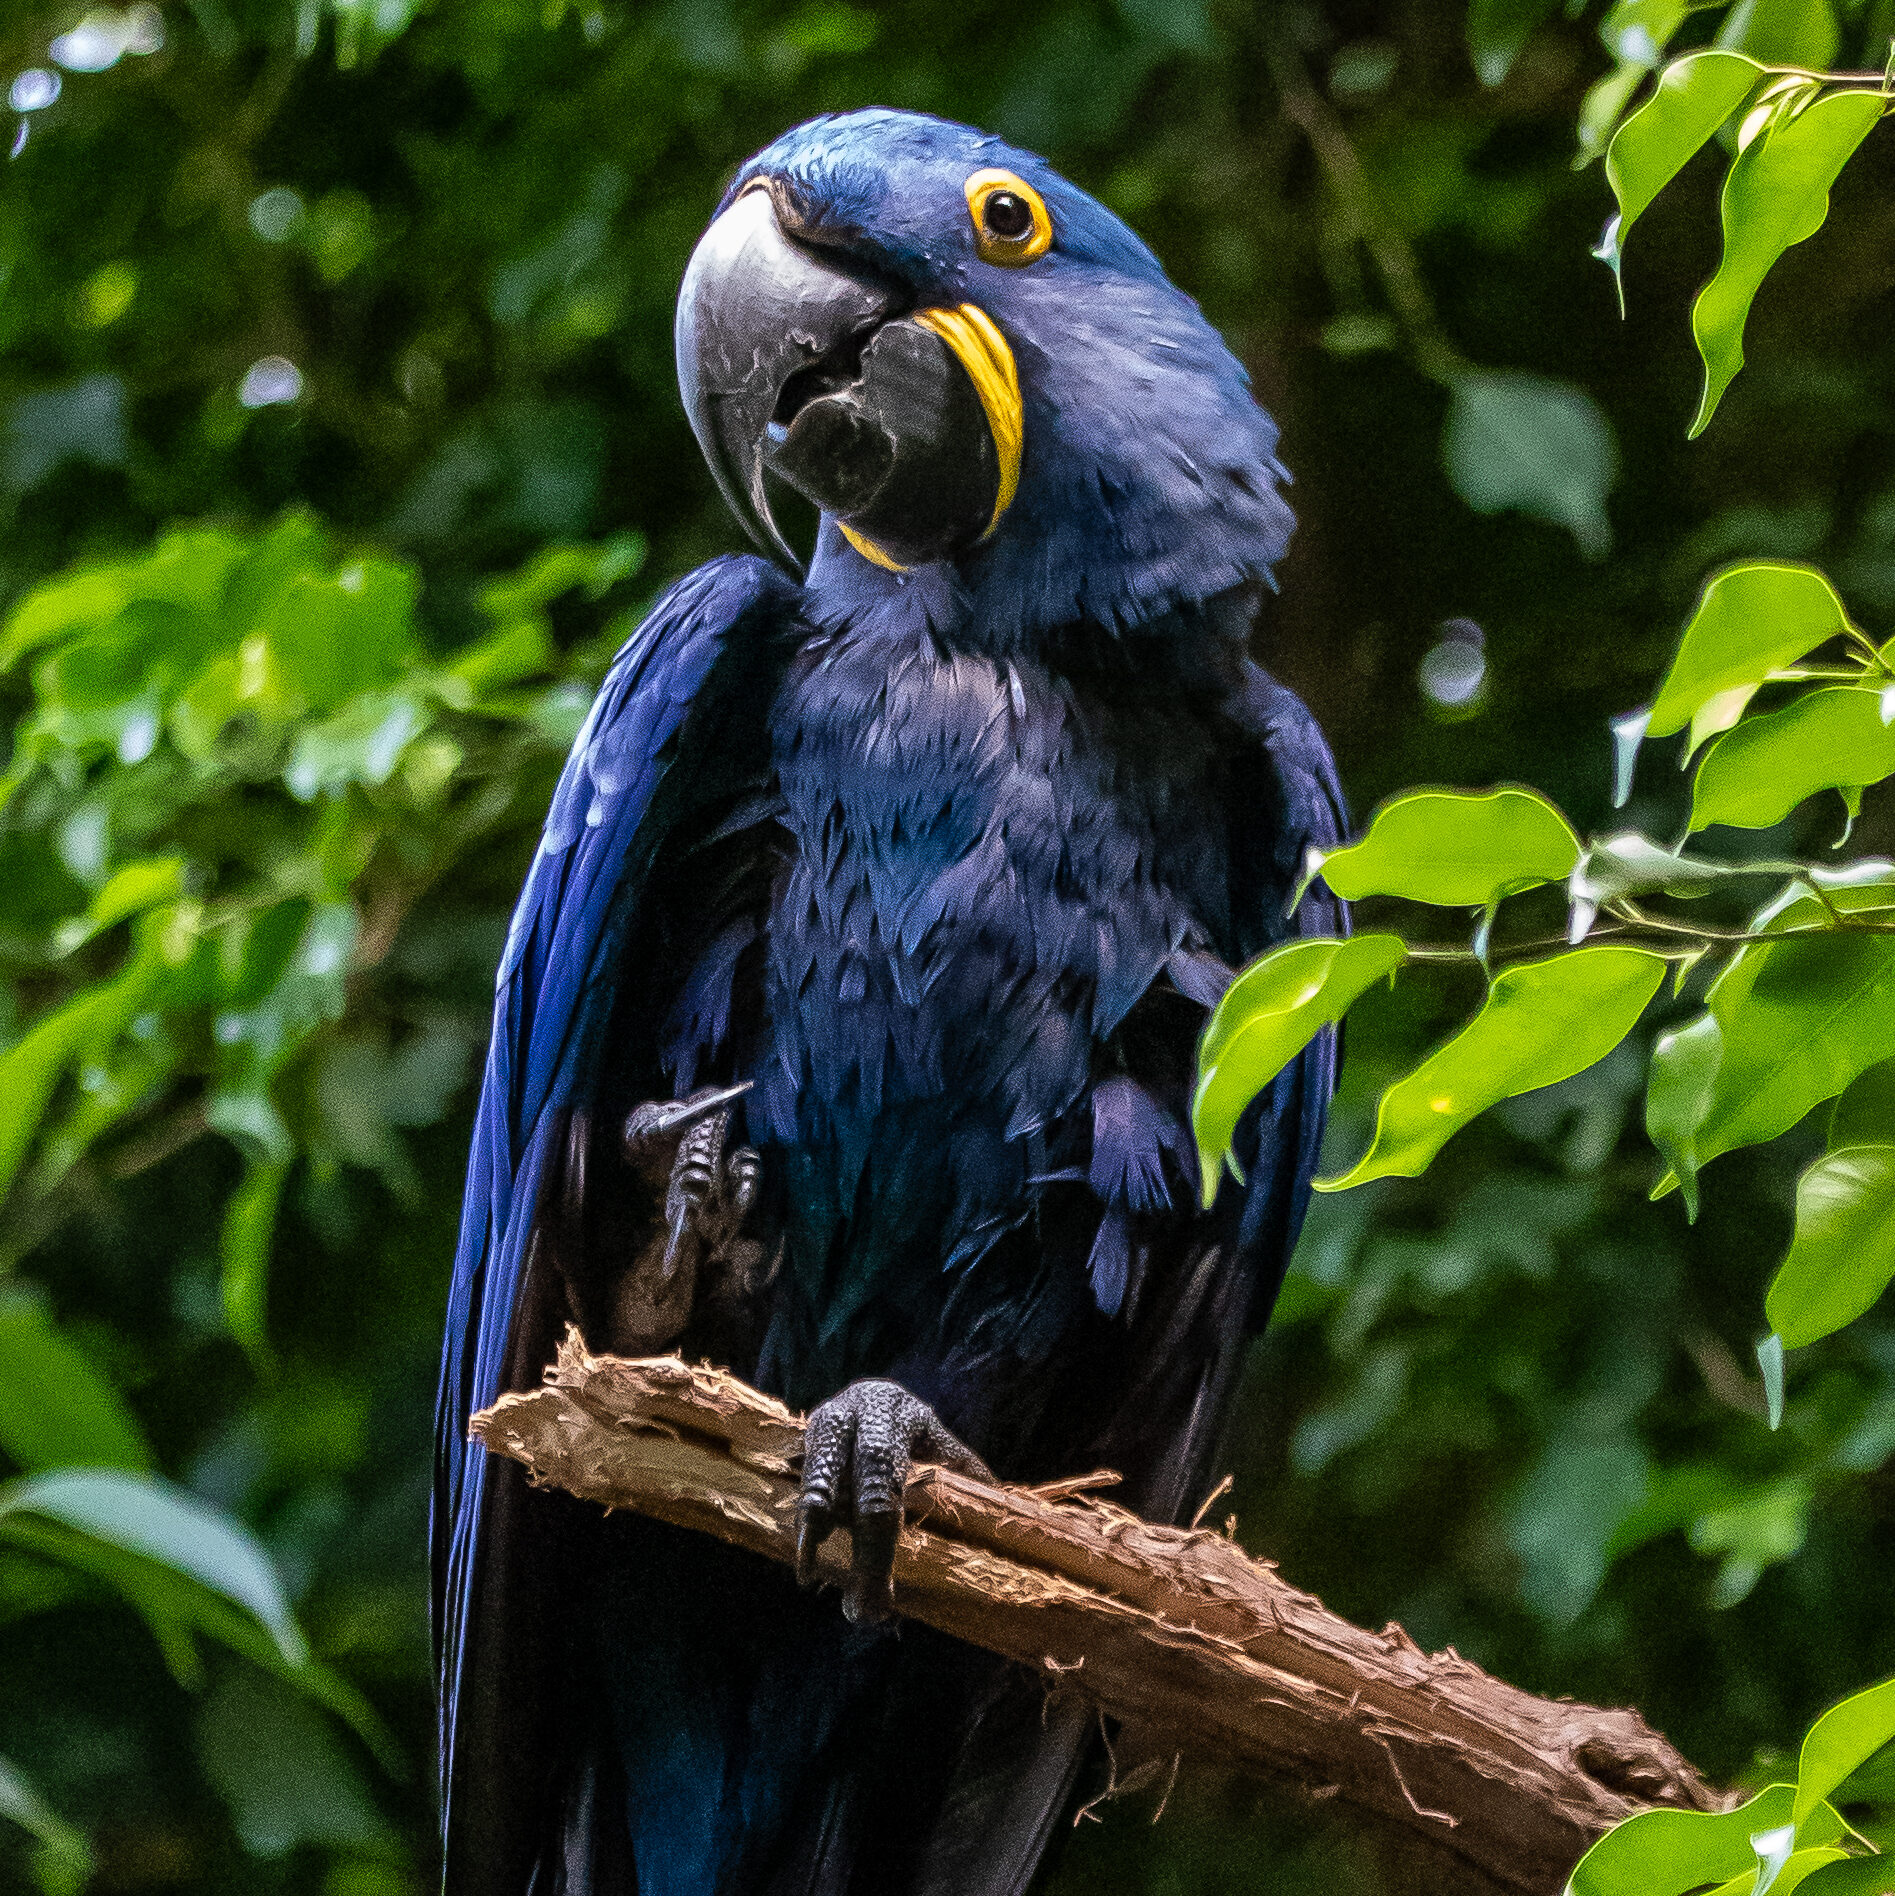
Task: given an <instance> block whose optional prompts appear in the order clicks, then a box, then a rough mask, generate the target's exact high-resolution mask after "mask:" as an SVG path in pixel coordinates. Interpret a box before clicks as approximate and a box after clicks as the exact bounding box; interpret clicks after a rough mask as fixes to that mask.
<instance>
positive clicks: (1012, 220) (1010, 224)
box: [987, 191, 1033, 237]
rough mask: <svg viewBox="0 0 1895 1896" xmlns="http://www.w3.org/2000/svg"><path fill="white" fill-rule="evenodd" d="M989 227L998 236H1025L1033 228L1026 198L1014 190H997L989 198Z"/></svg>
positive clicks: (1031, 215) (1031, 214)
mask: <svg viewBox="0 0 1895 1896" xmlns="http://www.w3.org/2000/svg"><path fill="white" fill-rule="evenodd" d="M987 228H988V229H989V230H990V231H992V232H993V234H994V235H995V236H996V237H1024V236H1025V235H1026V234H1027V232H1028V231H1030V230H1031V229H1032V228H1033V213H1032V212H1031V211H1030V210H1029V209H1028V208H1027V202H1026V199H1025V198H1023V197H1020V196H1019V195H1017V194H1016V193H1015V192H1012V191H996V192H995V193H994V194H993V196H992V197H990V198H989V199H988V200H987Z"/></svg>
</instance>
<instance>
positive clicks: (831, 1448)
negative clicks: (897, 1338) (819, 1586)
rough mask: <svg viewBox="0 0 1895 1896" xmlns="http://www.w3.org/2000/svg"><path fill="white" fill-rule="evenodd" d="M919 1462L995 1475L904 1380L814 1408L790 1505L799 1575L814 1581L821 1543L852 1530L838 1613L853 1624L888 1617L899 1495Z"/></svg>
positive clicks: (864, 1385)
mask: <svg viewBox="0 0 1895 1896" xmlns="http://www.w3.org/2000/svg"><path fill="white" fill-rule="evenodd" d="M917 1460H920V1461H925V1462H939V1463H940V1464H941V1465H942V1466H943V1467H947V1468H953V1469H956V1470H958V1471H959V1472H960V1473H962V1474H967V1475H972V1476H973V1477H974V1478H975V1479H976V1480H979V1481H991V1480H992V1479H993V1476H992V1474H991V1473H989V1471H988V1468H987V1465H986V1463H984V1462H983V1461H982V1460H981V1459H980V1457H979V1456H978V1455H976V1454H975V1453H974V1451H973V1450H972V1449H971V1448H969V1447H968V1446H967V1444H966V1443H965V1442H963V1441H961V1440H960V1438H959V1437H958V1436H955V1435H953V1434H951V1433H950V1432H949V1431H948V1430H947V1428H946V1427H945V1426H943V1424H942V1422H941V1418H940V1417H939V1416H937V1415H936V1414H935V1412H934V1411H933V1410H932V1409H930V1408H929V1407H928V1405H927V1404H926V1403H925V1402H923V1401H922V1400H921V1399H920V1398H919V1397H917V1396H913V1395H910V1394H909V1392H908V1391H907V1390H906V1389H904V1388H903V1387H902V1386H901V1384H900V1383H896V1382H887V1381H883V1380H881V1379H879V1378H877V1379H871V1380H867V1381H863V1382H854V1383H851V1384H850V1385H849V1386H848V1388H846V1389H845V1390H843V1391H842V1393H841V1394H840V1395H835V1396H831V1397H830V1398H829V1400H828V1401H827V1402H823V1403H818V1404H817V1406H816V1407H815V1408H814V1409H813V1410H811V1411H810V1417H809V1423H808V1427H807V1428H806V1430H805V1432H804V1436H803V1488H802V1493H801V1494H800V1495H799V1496H798V1497H797V1502H796V1578H797V1581H798V1582H799V1584H801V1585H803V1586H805V1587H808V1586H814V1585H815V1583H816V1580H817V1572H816V1556H817V1553H818V1551H819V1550H820V1549H821V1547H822V1544H823V1542H824V1541H825V1540H827V1539H828V1538H829V1535H830V1534H831V1533H832V1532H833V1531H834V1530H835V1529H836V1528H838V1527H846V1528H848V1529H849V1530H850V1540H851V1548H850V1558H849V1578H848V1582H847V1584H846V1586H845V1587H844V1589H843V1595H842V1610H843V1613H844V1614H845V1615H846V1616H847V1618H848V1619H849V1621H850V1623H851V1624H852V1625H857V1626H861V1625H876V1624H879V1623H880V1622H882V1621H885V1620H888V1619H892V1618H893V1617H894V1613H895V1582H894V1572H895V1547H896V1543H897V1542H898V1541H899V1540H900V1538H901V1526H902V1496H903V1491H904V1490H905V1489H906V1487H907V1485H908V1475H909V1472H910V1470H911V1469H912V1468H913V1466H914V1464H915V1462H916V1461H917Z"/></svg>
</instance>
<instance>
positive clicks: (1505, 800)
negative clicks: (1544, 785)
mask: <svg viewBox="0 0 1895 1896" xmlns="http://www.w3.org/2000/svg"><path fill="white" fill-rule="evenodd" d="M1578 857H1579V838H1578V837H1577V836H1575V835H1574V834H1573V829H1572V825H1571V824H1570V823H1568V822H1567V821H1566V819H1565V817H1563V816H1562V815H1561V814H1560V813H1559V811H1558V809H1557V808H1555V807H1554V805H1553V804H1551V803H1549V802H1548V801H1547V799H1546V798H1545V797H1543V796H1541V795H1540V793H1539V792H1538V791H1537V790H1526V789H1522V788H1520V787H1519V786H1517V785H1512V784H1507V785H1503V786H1502V787H1501V788H1500V789H1498V790H1408V791H1404V792H1403V793H1402V794H1401V795H1400V796H1397V797H1391V798H1390V799H1389V801H1388V802H1386V803H1384V804H1383V805H1382V807H1381V808H1380V809H1378V810H1377V811H1376V812H1375V814H1374V816H1373V817H1371V818H1370V820H1369V827H1368V829H1367V831H1366V832H1365V833H1364V834H1363V836H1362V838H1361V840H1360V841H1359V842H1354V843H1351V844H1349V845H1348V846H1347V847H1346V848H1343V849H1334V850H1331V851H1330V852H1329V853H1328V854H1327V855H1323V854H1321V853H1320V852H1315V851H1312V853H1311V857H1310V861H1311V865H1312V867H1314V868H1315V869H1316V870H1317V871H1318V872H1319V873H1320V874H1321V876H1322V879H1323V880H1324V881H1325V882H1326V883H1328V884H1329V886H1330V887H1331V888H1332V889H1334V890H1335V892H1336V893H1337V894H1338V895H1339V896H1341V897H1342V898H1343V899H1344V900H1345V901H1350V902H1359V901H1361V900H1362V898H1363V897H1364V896H1369V895H1398V896H1401V897H1403V898H1404V899H1406V900H1407V901H1410V902H1429V903H1433V904H1436V905H1437V906H1440V907H1443V908H1485V907H1486V906H1487V905H1488V904H1489V903H1491V902H1497V901H1499V900H1500V898H1501V897H1502V896H1506V895H1512V894H1513V893H1514V892H1515V891H1517V890H1520V889H1530V888H1533V887H1534V886H1536V885H1537V884H1539V883H1542V882H1558V881H1560V880H1561V879H1562V878H1563V877H1564V876H1566V875H1567V874H1568V873H1569V872H1570V871H1571V869H1572V866H1573V864H1574V863H1575V862H1576V861H1577V860H1578Z"/></svg>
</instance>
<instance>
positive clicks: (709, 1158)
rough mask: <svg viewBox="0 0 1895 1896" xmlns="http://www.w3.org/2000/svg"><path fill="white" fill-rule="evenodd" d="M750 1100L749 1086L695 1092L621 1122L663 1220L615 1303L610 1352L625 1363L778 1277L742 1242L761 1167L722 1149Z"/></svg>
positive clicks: (742, 1153)
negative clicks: (733, 1118) (738, 1111)
mask: <svg viewBox="0 0 1895 1896" xmlns="http://www.w3.org/2000/svg"><path fill="white" fill-rule="evenodd" d="M749 1090H750V1082H748V1081H747V1080H746V1081H744V1082H742V1083H740V1084H738V1085H736V1086H704V1087H699V1088H698V1090H697V1091H696V1092H694V1093H691V1094H688V1095H687V1096H686V1097H685V1098H683V1099H675V1100H648V1101H646V1102H645V1103H644V1104H643V1105H640V1106H635V1107H634V1108H633V1109H632V1111H631V1113H630V1114H629V1116H628V1117H627V1118H626V1121H625V1133H624V1139H625V1157H626V1160H627V1162H628V1163H629V1164H630V1166H631V1168H632V1171H633V1173H634V1174H635V1175H636V1176H637V1177H638V1178H639V1180H640V1181H641V1183H642V1184H643V1186H644V1188H645V1190H646V1191H647V1192H648V1193H649V1201H650V1202H651V1203H652V1204H653V1208H654V1210H656V1211H659V1212H660V1214H661V1217H660V1221H659V1228H658V1229H657V1230H655V1231H654V1232H653V1233H652V1236H651V1239H650V1241H649V1243H648V1244H646V1245H645V1246H644V1247H643V1248H642V1249H641V1250H640V1252H639V1254H638V1255H637V1256H636V1257H635V1258H634V1259H633V1260H632V1263H631V1267H630V1268H629V1269H628V1270H627V1271H626V1272H625V1273H624V1275H623V1277H622V1279H621V1280H620V1282H619V1284H618V1287H617V1290H616V1293H615V1295H614V1298H613V1309H612V1313H611V1321H610V1333H609V1339H608V1346H609V1347H611V1348H613V1349H615V1350H617V1351H619V1352H620V1353H621V1354H624V1355H631V1356H644V1355H650V1354H653V1353H655V1352H656V1351H658V1350H662V1349H665V1348H667V1347H669V1346H670V1345H671V1344H672V1343H673V1342H674V1341H675V1340H676V1339H677V1338H678V1336H679V1335H681V1334H682V1333H683V1331H684V1329H685V1327H686V1325H687V1324H688V1323H690V1322H691V1320H692V1318H693V1316H694V1315H698V1314H701V1313H702V1312H701V1309H700V1306H711V1305H722V1304H725V1303H730V1304H733V1305H741V1304H743V1303H744V1302H745V1301H746V1300H748V1299H751V1298H754V1297H755V1295H756V1294H757V1293H758V1292H759V1291H760V1290H761V1289H763V1288H765V1287H767V1285H768V1283H769V1280H770V1278H771V1276H772V1275H774V1271H773V1268H772V1266H773V1262H774V1260H772V1259H769V1258H767V1257H766V1255H765V1252H764V1247H763V1246H762V1245H761V1244H759V1243H757V1242H756V1240H755V1239H752V1238H747V1237H745V1236H744V1235H743V1227H744V1222H745V1220H746V1219H747V1218H748V1216H749V1214H750V1208H751V1206H752V1205H753V1204H754V1203H755V1202H756V1198H757V1192H758V1189H759V1186H760V1185H761V1182H762V1177H763V1165H762V1161H761V1160H760V1159H759V1158H758V1157H757V1155H756V1153H755V1152H753V1151H752V1150H751V1149H750V1147H748V1146H732V1145H730V1144H729V1143H728V1141H729V1134H730V1109H731V1107H732V1106H733V1105H734V1104H735V1103H736V1102H737V1101H738V1100H739V1099H741V1098H742V1097H743V1095H744V1094H745V1093H747V1092H748V1091H749Z"/></svg>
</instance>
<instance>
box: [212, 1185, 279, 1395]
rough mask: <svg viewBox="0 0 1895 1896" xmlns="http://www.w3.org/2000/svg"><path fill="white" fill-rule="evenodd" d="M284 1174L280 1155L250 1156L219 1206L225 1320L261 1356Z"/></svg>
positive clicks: (266, 1348) (266, 1335)
mask: <svg viewBox="0 0 1895 1896" xmlns="http://www.w3.org/2000/svg"><path fill="white" fill-rule="evenodd" d="M288 1176H289V1166H288V1164H287V1163H286V1162H285V1161H284V1160H282V1159H280V1158H278V1159H271V1158H264V1159H257V1160H253V1161H252V1162H251V1165H250V1168H249V1170H248V1171H247V1172H245V1173H244V1177H243V1183H242V1184H241V1185H239V1186H238V1187H237V1189H236V1190H235V1191H234V1192H232V1193H231V1195H230V1203H229V1204H228V1205H227V1206H226V1207H225V1208H224V1231H223V1241H222V1244H221V1246H220V1251H221V1257H222V1264H223V1295H224V1320H225V1321H226V1322H227V1323H228V1324H229V1325H230V1333H231V1335H232V1336H234V1337H235V1338H236V1339H237V1341H238V1342H239V1343H241V1344H242V1345H243V1346H244V1348H245V1349H246V1350H247V1351H249V1353H250V1354H251V1356H253V1357H255V1358H257V1359H258V1360H260V1361H262V1360H267V1359H268V1356H269V1348H270V1343H269V1332H268V1323H267V1316H268V1303H269V1294H270V1246H271V1244H272V1242H273V1240H274V1239H275V1237H276V1212H277V1206H278V1205H279V1203H280V1202H281V1201H282V1197H283V1181H284V1179H285V1178H287V1177H288Z"/></svg>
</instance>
